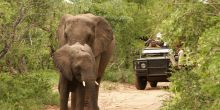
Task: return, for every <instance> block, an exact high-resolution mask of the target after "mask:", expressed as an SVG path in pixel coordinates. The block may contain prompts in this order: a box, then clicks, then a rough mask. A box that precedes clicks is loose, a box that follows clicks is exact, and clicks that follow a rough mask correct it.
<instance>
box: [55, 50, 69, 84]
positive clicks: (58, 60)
mask: <svg viewBox="0 0 220 110" xmlns="http://www.w3.org/2000/svg"><path fill="white" fill-rule="evenodd" d="M64 50H67V47H66V46H63V47H62V48H60V49H58V50H57V51H56V52H55V53H54V56H53V59H54V63H55V66H56V67H57V69H59V71H60V72H61V74H62V75H63V76H64V77H65V78H67V79H68V80H70V81H72V78H73V75H72V72H71V59H70V56H69V53H68V52H67V51H64Z"/></svg>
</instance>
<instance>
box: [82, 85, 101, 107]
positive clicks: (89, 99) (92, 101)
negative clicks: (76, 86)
mask: <svg viewBox="0 0 220 110" xmlns="http://www.w3.org/2000/svg"><path fill="white" fill-rule="evenodd" d="M85 83H86V86H85V102H84V105H85V110H99V107H98V99H97V97H98V93H97V92H96V89H97V87H98V85H97V84H96V83H95V81H87V82H85Z"/></svg>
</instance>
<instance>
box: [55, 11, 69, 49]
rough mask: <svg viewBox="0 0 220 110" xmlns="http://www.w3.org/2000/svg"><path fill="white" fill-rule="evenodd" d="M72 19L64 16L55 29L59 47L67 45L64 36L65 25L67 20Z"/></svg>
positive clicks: (66, 15)
mask: <svg viewBox="0 0 220 110" xmlns="http://www.w3.org/2000/svg"><path fill="white" fill-rule="evenodd" d="M70 17H72V15H70V14H65V15H63V16H62V18H61V21H60V23H59V25H58V28H57V38H58V42H59V47H61V46H63V45H65V44H66V43H67V40H66V35H65V25H66V21H67V19H68V18H70Z"/></svg>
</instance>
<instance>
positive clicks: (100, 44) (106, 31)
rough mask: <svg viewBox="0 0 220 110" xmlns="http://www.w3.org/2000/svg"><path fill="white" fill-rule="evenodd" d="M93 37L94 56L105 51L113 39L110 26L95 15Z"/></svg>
mask: <svg viewBox="0 0 220 110" xmlns="http://www.w3.org/2000/svg"><path fill="white" fill-rule="evenodd" d="M96 22H97V23H96V26H95V39H94V43H93V52H94V56H98V55H99V54H101V53H102V52H104V51H106V50H107V48H108V46H109V45H110V43H111V42H112V40H113V32H112V27H111V26H110V24H109V23H108V22H107V20H105V19H104V18H102V17H99V16H98V17H96Z"/></svg>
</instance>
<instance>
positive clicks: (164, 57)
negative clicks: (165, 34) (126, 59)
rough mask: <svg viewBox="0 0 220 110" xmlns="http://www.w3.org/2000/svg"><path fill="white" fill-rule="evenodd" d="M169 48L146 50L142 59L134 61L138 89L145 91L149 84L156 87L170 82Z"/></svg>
mask: <svg viewBox="0 0 220 110" xmlns="http://www.w3.org/2000/svg"><path fill="white" fill-rule="evenodd" d="M169 51H170V49H168V48H145V49H143V50H142V52H141V53H140V57H139V58H137V59H135V60H134V61H133V67H134V70H135V75H136V84H135V85H136V88H137V89H138V90H144V89H145V88H146V85H147V82H149V83H150V86H151V87H156V86H157V83H158V82H168V81H169V80H168V79H167V78H168V77H169V76H170V66H171V63H170V59H169V57H168V54H169Z"/></svg>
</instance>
